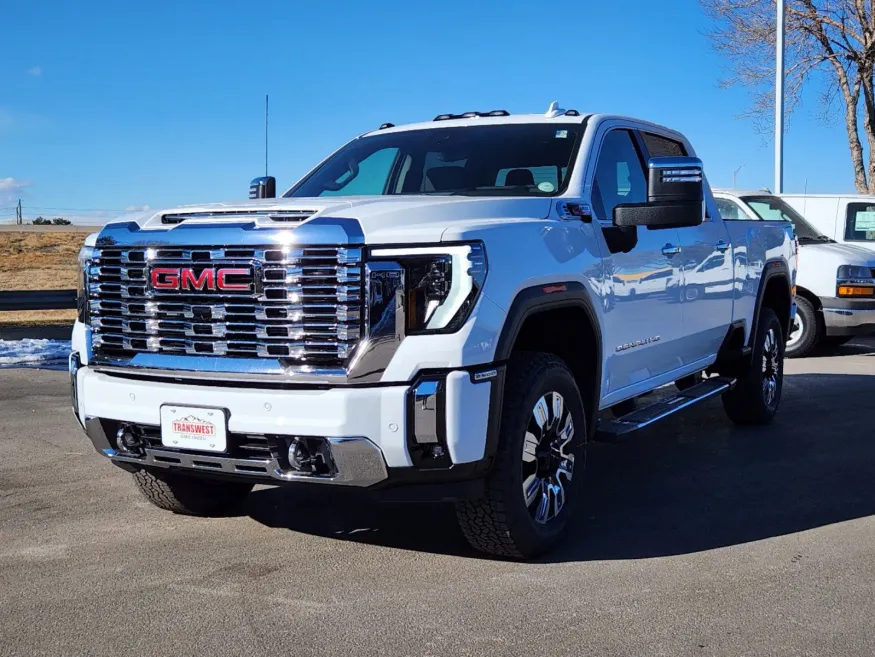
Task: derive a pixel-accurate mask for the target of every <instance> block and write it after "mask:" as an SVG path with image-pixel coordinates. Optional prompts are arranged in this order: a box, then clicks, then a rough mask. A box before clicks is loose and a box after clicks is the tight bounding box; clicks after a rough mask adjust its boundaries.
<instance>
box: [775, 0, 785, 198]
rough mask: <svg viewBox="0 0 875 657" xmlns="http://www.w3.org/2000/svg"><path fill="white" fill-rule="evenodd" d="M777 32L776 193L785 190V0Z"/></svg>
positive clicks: (780, 11)
mask: <svg viewBox="0 0 875 657" xmlns="http://www.w3.org/2000/svg"><path fill="white" fill-rule="evenodd" d="M777 5H778V24H777V32H776V34H775V43H776V48H775V194H781V193H783V192H784V0H777Z"/></svg>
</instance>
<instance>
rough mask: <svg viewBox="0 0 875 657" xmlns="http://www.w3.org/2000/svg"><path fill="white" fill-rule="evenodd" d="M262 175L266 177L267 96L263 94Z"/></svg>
mask: <svg viewBox="0 0 875 657" xmlns="http://www.w3.org/2000/svg"><path fill="white" fill-rule="evenodd" d="M264 175H265V176H267V94H264Z"/></svg>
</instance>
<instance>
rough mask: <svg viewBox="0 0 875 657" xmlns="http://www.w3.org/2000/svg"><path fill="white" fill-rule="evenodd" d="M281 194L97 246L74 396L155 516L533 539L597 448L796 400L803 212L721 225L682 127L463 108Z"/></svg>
mask: <svg viewBox="0 0 875 657" xmlns="http://www.w3.org/2000/svg"><path fill="white" fill-rule="evenodd" d="M274 190H275V181H274V180H273V179H272V178H269V177H265V178H259V179H256V180H254V181H253V183H252V186H251V187H250V200H248V201H242V202H238V203H221V204H211V205H199V206H187V207H180V208H175V209H170V210H164V211H159V212H155V211H149V212H145V213H141V214H139V215H134V216H126V217H122V218H120V219H119V220H118V221H116V222H114V223H111V224H108V225H107V226H106V227H105V228H104V229H103V230H102V231H101V232H100V233H99V234H98V235H96V236H95V238H93V239H91V240H89V242H88V243H87V245H86V247H85V248H84V249H83V250H82V252H81V254H80V261H81V290H80V297H79V309H78V315H79V317H78V321H77V323H76V325H75V328H74V332H73V343H72V344H73V353H72V354H71V356H70V375H71V387H72V403H73V408H74V411H75V414H76V417H77V419H78V421H79V423H80V424H81V426H82V427H83V429H84V430H85V432H86V433H87V435H88V436H89V438H90V439H91V441H92V442H93V443H94V446H95V447H96V448H97V450H98V451H99V452H100V453H102V454H104V455H105V456H107V457H108V458H109V459H111V460H112V462H113V463H114V464H116V465H118V466H120V467H121V468H123V469H125V470H127V471H129V472H131V473H132V474H133V478H134V481H135V482H136V484H137V486H139V488H140V489H141V491H142V492H143V493H144V494H145V496H146V497H147V498H148V499H149V500H150V501H151V502H152V503H154V504H155V505H157V506H158V507H161V508H163V509H167V510H170V511H174V512H177V513H187V514H197V515H215V514H222V513H225V512H227V511H228V510H229V509H230V508H231V507H232V506H234V505H236V504H238V503H240V502H241V501H242V500H243V499H244V498H245V496H246V495H247V494H248V493H249V491H250V490H251V489H252V487H253V486H254V485H255V484H274V485H297V486H343V487H347V488H349V489H357V490H359V491H363V492H368V493H372V494H375V495H379V496H389V497H391V498H394V499H407V500H417V499H423V498H428V499H441V500H447V501H453V502H455V505H456V509H457V517H458V522H459V523H460V525H461V528H462V530H463V532H464V534H465V536H466V537H467V538H468V540H469V541H470V542H471V544H472V545H473V546H474V547H476V548H478V549H479V550H482V551H485V552H488V553H493V554H497V555H503V556H506V557H512V558H527V557H531V556H534V555H537V554H539V553H542V552H544V551H545V550H548V549H550V548H551V547H552V546H554V545H555V544H556V543H557V542H558V541H559V540H560V538H561V537H562V535H563V533H564V532H565V531H566V530H567V528H568V527H569V525H570V524H571V523H572V522H573V521H574V514H575V509H576V508H578V506H579V503H580V498H581V491H582V488H581V482H582V479H583V474H584V464H585V448H586V444H587V442H588V441H589V440H606V441H613V440H617V439H618V438H620V437H622V436H624V435H627V434H629V433H630V432H632V431H635V430H637V429H640V428H642V427H645V426H648V425H650V424H652V423H654V422H657V421H659V420H661V419H663V418H665V417H668V416H670V415H672V414H673V413H675V412H678V411H680V410H682V409H684V408H687V407H689V406H691V405H694V404H696V403H699V402H702V401H704V400H707V399H709V398H713V397H715V396H718V395H722V401H723V407H724V409H725V411H726V413H727V414H728V415H729V417H730V418H731V419H732V420H733V421H734V422H735V423H737V424H741V425H750V424H764V423H767V422H769V421H771V420H772V418H773V416H774V415H775V412H776V411H777V409H778V405H779V403H780V400H781V391H782V376H783V357H784V345H785V342H786V339H787V335H788V330H789V327H790V326H791V323H792V318H793V314H794V312H795V306H794V301H793V290H794V285H795V275H796V261H795V257H796V253H795V240H794V237H793V234H792V226H791V224H789V223H787V222H784V221H775V222H772V221H734V222H730V223H724V222H723V220H722V219H721V217H720V213H719V212H718V210H717V206H716V204H715V200H714V197H713V195H712V193H711V190H710V188H709V186H708V184H707V181H706V179H705V175H704V172H703V168H702V163H701V161H700V160H699V159H697V158H696V156H695V153H694V151H693V148H692V146H691V145H690V143H689V142H688V141H687V139H686V138H685V137H684V136H683V135H681V134H680V133H678V132H675V131H673V130H670V129H667V128H664V127H661V126H659V125H655V124H652V123H648V122H646V121H641V120H636V119H632V118H625V117H621V116H609V115H598V114H590V115H584V114H581V113H579V112H577V111H575V110H562V109H560V108H559V107H558V106H557V105H556V104H555V103H554V104H552V105H551V106H550V109H549V110H548V111H547V113H546V114H543V115H519V116H511V115H509V114H508V113H507V112H505V111H502V110H499V111H492V112H467V113H465V114H461V115H448V114H445V115H440V116H438V117H437V118H435V119H434V120H433V121H429V122H425V123H419V124H414V125H407V126H397V127H396V126H394V125H391V124H384V125H383V126H381V127H380V129H378V130H375V131H373V132H370V133H368V134H365V135H362V136H361V137H358V138H356V139H354V140H352V141H351V142H349V143H348V144H346V145H345V146H343V147H341V148H340V149H339V150H337V151H336V152H335V153H334V154H332V155H331V156H329V157H328V158H326V159H325V160H324V161H323V162H321V163H320V164H319V165H318V166H316V167H315V168H314V169H313V170H312V171H310V172H309V173H308V174H307V175H306V176H304V177H303V178H302V179H301V180H300V181H299V182H298V183H296V184H295V185H294V186H293V187H291V189H289V190H288V191H287V192H285V193H284V194H283V195H282V196H281V197H280V198H274V196H275V192H274ZM687 277H690V278H691V279H694V282H692V281H691V280H688V278H687ZM712 283H713V284H712ZM673 384H674V385H673ZM658 388H662V390H660V391H659V392H658V393H657V394H654V395H650V394H649V393H651V392H653V391H655V390H656V389H658Z"/></svg>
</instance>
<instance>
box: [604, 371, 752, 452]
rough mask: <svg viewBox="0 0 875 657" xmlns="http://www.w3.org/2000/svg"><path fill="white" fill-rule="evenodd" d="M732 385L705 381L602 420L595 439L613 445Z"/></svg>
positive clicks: (724, 380) (719, 380) (724, 381)
mask: <svg viewBox="0 0 875 657" xmlns="http://www.w3.org/2000/svg"><path fill="white" fill-rule="evenodd" d="M734 384H735V381H734V380H732V379H730V378H727V377H723V376H718V377H714V378H712V379H706V380H705V381H702V383H698V384H696V385H694V386H693V387H692V388H687V389H686V390H684V391H682V392H678V393H677V394H676V395H675V396H674V397H669V398H668V399H662V400H660V401H658V402H656V403H654V404H651V405H650V406H645V407H643V408H637V409H635V410H634V411H632V412H631V413H629V414H627V415H624V416H623V417H619V418H617V419H616V420H607V421H605V420H602V421H601V422H600V423H599V426H598V429H597V430H596V434H595V437H594V439H595V440H598V441H603V442H615V441H617V440H619V439H620V438H621V437H623V436H625V435H626V434H629V433H632V432H633V431H638V429H643V428H644V427H646V426H649V425H651V424H653V423H654V422H658V421H659V420H662V419H665V418H667V417H668V416H669V415H674V414H675V413H677V412H678V411H682V410H684V409H685V408H689V407H690V406H693V405H694V404H698V403H699V402H701V401H705V400H706V399H710V398H711V397H714V396H715V395H719V394H720V393H721V392H725V391H726V390H729V389H730V388H731V387H732V386H733V385H734Z"/></svg>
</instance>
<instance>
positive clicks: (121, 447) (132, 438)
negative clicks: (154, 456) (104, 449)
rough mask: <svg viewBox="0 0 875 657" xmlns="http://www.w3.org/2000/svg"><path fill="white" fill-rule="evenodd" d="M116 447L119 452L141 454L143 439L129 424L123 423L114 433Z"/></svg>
mask: <svg viewBox="0 0 875 657" xmlns="http://www.w3.org/2000/svg"><path fill="white" fill-rule="evenodd" d="M115 444H116V448H117V449H118V451H120V452H124V453H126V454H133V455H135V456H142V454H143V441H142V440H141V439H140V437H139V436H138V435H137V434H136V433H135V431H134V428H133V427H132V426H130V425H129V424H123V425H122V426H120V427H119V429H118V431H117V432H116V434H115Z"/></svg>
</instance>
